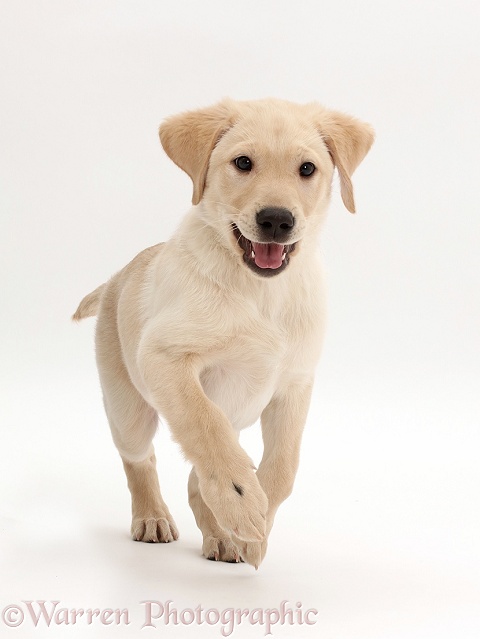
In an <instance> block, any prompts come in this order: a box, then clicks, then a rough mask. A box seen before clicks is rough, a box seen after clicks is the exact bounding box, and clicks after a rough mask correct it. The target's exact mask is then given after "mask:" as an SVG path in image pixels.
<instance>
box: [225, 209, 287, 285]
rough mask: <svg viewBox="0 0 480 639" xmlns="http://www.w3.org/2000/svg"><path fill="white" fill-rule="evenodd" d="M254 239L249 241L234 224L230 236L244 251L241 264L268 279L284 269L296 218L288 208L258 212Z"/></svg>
mask: <svg viewBox="0 0 480 639" xmlns="http://www.w3.org/2000/svg"><path fill="white" fill-rule="evenodd" d="M255 219H256V223H257V237H258V240H250V239H248V238H246V237H245V236H244V235H242V233H241V232H240V229H239V228H238V226H236V224H233V225H232V226H233V233H234V235H235V238H236V240H237V243H238V245H239V246H240V247H241V248H242V249H243V261H244V262H245V264H246V265H247V266H248V267H249V268H250V269H251V270H252V271H253V272H254V273H256V274H257V275H261V276H262V277H271V276H272V275H277V274H278V273H281V272H282V271H284V270H285V268H286V267H287V266H288V263H289V261H290V257H289V256H290V253H292V252H293V251H294V250H295V246H296V243H295V242H291V236H292V230H293V227H294V226H295V218H294V217H293V214H292V213H291V211H289V210H288V209H284V208H277V207H267V208H264V209H261V210H260V211H258V212H257V214H256V216H255Z"/></svg>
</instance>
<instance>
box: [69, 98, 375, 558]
mask: <svg viewBox="0 0 480 639" xmlns="http://www.w3.org/2000/svg"><path fill="white" fill-rule="evenodd" d="M373 137H374V134H373V131H372V129H371V127H370V126H369V125H367V124H365V123H363V122H360V121H358V120H356V119H354V118H352V117H350V116H347V115H344V114H342V113H338V112H335V111H330V110H327V109H325V108H323V107H321V106H320V105H318V104H307V105H297V104H293V103H290V102H286V101H282V100H273V99H269V100H258V101H248V102H235V101H231V100H224V101H222V102H220V103H219V104H216V105H215V106H212V107H210V108H206V109H200V110H198V111H192V112H188V113H183V114H181V115H177V116H173V117H171V118H169V119H167V120H166V121H165V122H164V123H163V124H162V125H161V127H160V139H161V142H162V145H163V148H164V149H165V151H166V153H167V154H168V156H169V157H170V158H171V159H172V160H173V161H174V162H175V164H177V165H178V166H179V167H180V168H181V169H183V170H184V171H185V172H186V173H187V174H188V175H189V176H190V177H191V179H192V182H193V205H194V206H193V208H192V209H191V210H190V212H189V213H188V214H187V215H186V217H185V218H184V220H183V222H182V223H181V225H180V227H179V229H178V230H177V232H176V233H175V234H174V236H173V237H172V238H171V239H170V240H169V241H168V242H166V243H164V244H157V245H156V246H152V247H151V248H148V249H146V250H145V251H143V252H142V253H140V254H139V255H137V257H135V259H134V260H133V261H132V262H130V264H128V265H127V266H126V267H125V268H123V269H122V270H121V271H120V272H119V273H117V274H116V275H115V276H114V277H112V279H111V280H110V281H109V282H107V283H105V284H102V285H101V286H100V287H98V288H97V289H96V290H95V291H93V292H92V293H90V294H89V295H87V296H86V297H85V298H84V299H83V300H82V302H81V303H80V305H79V307H78V309H77V311H76V313H75V315H74V319H75V320H80V319H82V318H84V317H88V316H91V315H95V314H97V315H98V323H97V330H96V354H97V363H98V369H99V373H100V380H101V385H102V390H103V396H104V403H105V410H106V413H107V416H108V420H109V423H110V428H111V431H112V435H113V440H114V442H115V445H116V446H117V448H118V450H119V452H120V455H121V457H122V460H123V465H124V468H125V472H126V475H127V479H128V486H129V488H130V492H131V495H132V514H133V517H132V529H131V530H132V535H133V538H134V539H136V540H139V541H147V542H169V541H173V540H174V539H177V537H178V531H177V527H176V525H175V522H174V520H173V518H172V516H171V514H170V511H169V509H168V507H167V505H166V504H165V502H164V501H163V498H162V495H161V493H160V487H159V483H158V478H157V472H156V467H155V454H154V450H153V447H152V438H153V436H154V434H155V430H156V427H157V420H158V414H160V415H161V416H162V417H163V418H164V419H165V420H166V421H167V422H168V424H169V426H170V429H171V432H172V435H173V437H174V439H175V440H176V441H177V442H178V443H179V444H180V446H181V448H182V450H183V452H184V454H185V456H186V457H187V459H189V460H190V462H191V463H192V464H193V469H192V472H191V475H190V479H189V484H188V492H189V502H190V505H191V507H192V509H193V512H194V515H195V519H196V521H197V524H198V526H199V528H200V530H201V531H202V533H203V554H204V555H205V557H207V558H208V559H214V560H220V561H229V562H238V561H240V560H243V561H246V562H248V563H250V564H252V565H254V566H255V567H258V566H259V564H260V562H261V561H262V559H263V558H264V556H265V551H266V548H267V538H268V535H269V533H270V530H271V528H272V525H273V520H274V517H275V513H276V511H277V509H278V507H279V505H280V504H281V503H282V502H283V501H284V499H285V498H286V497H287V496H288V495H289V494H290V492H291V491H292V487H293V482H294V478H295V474H296V471H297V466H298V460H299V449H300V440H301V437H302V431H303V427H304V424H305V420H306V417H307V412H308V407H309V402H310V395H311V391H312V384H313V378H314V370H315V365H316V363H317V360H318V357H319V353H320V346H321V341H322V333H323V327H324V300H323V286H322V275H321V269H320V265H319V262H318V260H317V256H316V248H317V238H318V234H319V231H320V228H321V226H322V222H323V220H324V218H325V214H326V210H327V206H328V203H329V199H330V192H331V184H332V176H333V172H334V168H335V167H336V169H337V171H338V174H339V177H340V186H341V195H342V199H343V202H344V204H345V206H346V208H347V209H348V210H349V211H351V212H352V213H353V212H354V201H353V192H352V184H351V182H350V176H351V175H352V173H353V171H354V170H355V168H356V167H357V166H358V164H359V163H360V162H361V160H362V159H363V158H364V156H365V155H366V153H367V152H368V150H369V148H370V146H371V144H372V142H373ZM258 418H260V419H261V425H262V433H263V440H264V454H263V458H262V461H261V463H260V466H259V468H258V470H257V471H256V472H255V468H254V466H253V464H252V461H251V460H250V458H249V457H248V455H247V454H246V453H245V451H244V450H243V449H242V447H241V446H240V444H239V442H238V433H239V431H240V430H241V429H242V428H245V427H247V426H250V425H251V424H253V423H254V422H255V421H256V420H257V419H258Z"/></svg>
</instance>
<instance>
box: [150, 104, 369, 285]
mask: <svg viewBox="0 0 480 639" xmlns="http://www.w3.org/2000/svg"><path fill="white" fill-rule="evenodd" d="M160 139H161V142H162V145H163V147H164V149H165V151H166V153H167V154H168V155H169V157H170V158H171V159H172V160H173V161H174V162H175V163H176V164H177V165H178V166H179V167H180V168H181V169H183V170H184V171H185V172H186V173H188V175H189V176H190V177H191V179H192V182H193V199H192V202H193V204H200V206H199V214H200V215H201V216H202V218H203V220H204V221H205V223H206V224H208V225H210V226H211V227H213V229H214V230H215V232H216V235H217V237H219V239H220V241H221V242H222V243H223V244H224V246H226V247H228V248H229V249H231V251H232V252H233V254H235V256H236V258H237V259H239V261H241V262H242V263H243V264H244V265H245V266H246V267H247V268H248V269H249V270H250V271H251V272H252V273H255V274H256V275H258V276H262V277H268V276H272V275H277V274H279V273H281V272H282V271H284V270H285V269H286V268H287V267H288V265H289V263H290V260H291V259H294V258H295V256H296V255H298V254H299V253H300V252H301V250H302V244H304V243H305V242H306V241H309V240H311V239H312V238H314V237H315V236H316V233H317V230H318V228H319V227H320V224H321V221H322V219H323V217H324V213H325V211H326V208H327V205H328V202H329V199H330V191H331V184H332V176H333V172H334V168H335V167H336V168H337V171H338V174H339V177H340V187H341V194H342V199H343V202H344V204H345V206H346V208H347V209H348V210H349V211H351V212H352V213H354V211H355V205H354V200H353V189H352V183H351V181H350V177H351V175H352V173H353V172H354V170H355V169H356V167H357V166H358V165H359V164H360V162H361V161H362V160H363V158H364V157H365V155H366V153H367V152H368V150H369V148H370V146H371V144H372V142H373V139H374V133H373V130H372V128H371V127H370V126H369V125H368V124H365V123H363V122H360V121H359V120H356V119H354V118H352V117H350V116H348V115H345V114H342V113H338V112H336V111H329V110H327V109H325V108H323V107H321V106H320V105H318V104H307V105H297V104H293V103H291V102H286V101H282V100H258V101H249V102H234V101H232V100H224V101H223V102H220V103H219V104H216V105H214V106H213V107H210V108H207V109H201V110H198V111H191V112H188V113H183V114H180V115H177V116H173V117H171V118H169V119H167V120H166V121H165V122H164V123H163V124H162V125H161V127H160Z"/></svg>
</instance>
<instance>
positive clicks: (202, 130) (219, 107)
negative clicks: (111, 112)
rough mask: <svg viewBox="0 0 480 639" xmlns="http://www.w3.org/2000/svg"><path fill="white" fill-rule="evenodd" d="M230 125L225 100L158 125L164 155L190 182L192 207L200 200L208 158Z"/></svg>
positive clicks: (230, 112)
mask: <svg viewBox="0 0 480 639" xmlns="http://www.w3.org/2000/svg"><path fill="white" fill-rule="evenodd" d="M232 122H233V111H232V107H231V105H230V103H229V101H227V100H226V101H223V102H220V103H218V104H215V105H214V106H212V107H208V108H206V109H199V110H198V111H188V112H186V113H180V115H174V116H172V117H170V118H167V119H166V120H165V122H163V124H161V125H160V130H159V134H160V141H161V143H162V146H163V148H164V149H165V152H166V154H167V155H168V157H169V158H170V159H171V160H173V161H174V162H175V164H176V165H177V166H179V167H180V168H181V169H182V170H183V171H185V173H187V174H188V175H189V176H190V177H191V179H192V182H193V197H192V204H198V203H199V202H200V200H201V199H202V195H203V190H204V188H205V182H206V179H207V170H208V164H209V161H210V155H211V153H212V151H213V149H214V147H215V145H216V144H217V142H218V140H219V139H220V137H221V136H222V135H223V134H224V133H225V132H226V131H227V130H228V129H229V128H230V126H231V125H232Z"/></svg>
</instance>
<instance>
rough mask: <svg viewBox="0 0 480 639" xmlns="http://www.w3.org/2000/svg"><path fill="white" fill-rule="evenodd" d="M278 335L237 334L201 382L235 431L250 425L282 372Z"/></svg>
mask: <svg viewBox="0 0 480 639" xmlns="http://www.w3.org/2000/svg"><path fill="white" fill-rule="evenodd" d="M286 357H287V347H286V345H285V344H282V340H281V332H280V330H278V329H275V328H273V327H272V329H271V331H270V334H266V333H264V332H259V333H258V334H254V335H248V336H247V335H238V336H237V337H236V338H234V339H233V340H232V341H231V342H230V343H229V344H228V345H227V346H226V347H225V348H224V349H222V351H220V352H219V353H217V354H216V355H215V357H213V358H212V359H211V360H210V361H209V362H208V364H207V365H206V367H205V369H204V370H203V372H202V374H201V376H200V381H201V384H202V387H203V389H204V391H205V394H206V395H207V397H209V398H210V399H211V400H212V401H213V402H214V403H215V404H217V406H219V407H220V408H221V409H222V410H223V412H224V413H225V414H226V416H227V417H228V419H229V420H230V422H231V424H232V425H233V427H234V428H235V429H236V430H241V429H242V428H245V427H247V426H250V425H251V424H253V423H254V422H255V421H256V420H257V419H258V418H259V416H260V414H261V413H262V411H263V409H264V408H265V407H266V406H267V404H268V403H269V401H270V399H271V397H272V395H273V393H274V391H275V388H276V386H277V384H278V380H279V378H280V376H281V374H282V371H283V369H284V364H285V359H286Z"/></svg>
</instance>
